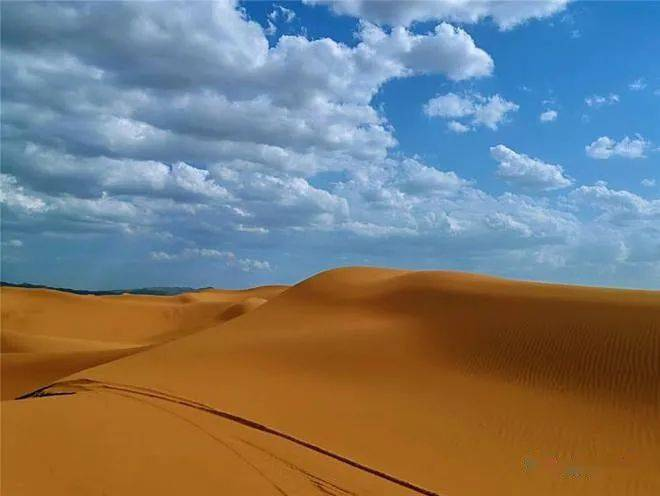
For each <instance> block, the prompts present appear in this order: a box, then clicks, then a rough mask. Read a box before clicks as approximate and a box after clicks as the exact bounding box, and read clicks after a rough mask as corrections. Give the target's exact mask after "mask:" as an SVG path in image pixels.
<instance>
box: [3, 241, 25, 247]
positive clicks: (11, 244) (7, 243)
mask: <svg viewBox="0 0 660 496" xmlns="http://www.w3.org/2000/svg"><path fill="white" fill-rule="evenodd" d="M2 245H3V246H8V247H10V248H22V247H23V242H22V241H21V240H20V239H10V240H7V241H3V242H2Z"/></svg>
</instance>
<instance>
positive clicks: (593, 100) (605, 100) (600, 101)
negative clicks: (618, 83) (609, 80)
mask: <svg viewBox="0 0 660 496" xmlns="http://www.w3.org/2000/svg"><path fill="white" fill-rule="evenodd" d="M584 103H586V104H587V105H588V106H589V107H594V108H598V107H603V106H605V105H614V104H615V103H619V95H617V94H615V93H610V94H609V95H605V96H601V95H591V96H588V97H587V98H585V99H584Z"/></svg>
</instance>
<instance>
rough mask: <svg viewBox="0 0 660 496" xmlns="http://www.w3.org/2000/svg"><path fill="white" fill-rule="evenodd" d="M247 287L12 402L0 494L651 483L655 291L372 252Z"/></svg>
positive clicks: (636, 488)
mask: <svg viewBox="0 0 660 496" xmlns="http://www.w3.org/2000/svg"><path fill="white" fill-rule="evenodd" d="M256 291H257V290H254V291H253V292H252V293H250V294H249V296H248V297H244V298H242V299H239V300H237V301H234V302H232V303H231V305H234V307H231V306H227V307H225V308H224V309H223V312H226V313H228V314H229V316H231V317H233V318H232V319H231V320H226V319H223V318H220V319H217V316H218V314H215V317H213V318H216V319H217V320H216V321H215V322H213V318H210V319H208V320H206V317H202V316H201V315H198V316H197V317H195V318H192V317H191V322H192V321H194V322H195V323H197V324H199V325H198V326H197V327H196V329H197V332H185V331H184V330H183V327H177V328H176V330H178V331H180V334H179V335H178V338H177V339H174V340H170V341H169V342H166V343H164V344H160V345H154V344H153V342H151V343H152V345H151V346H150V347H149V348H148V349H146V348H145V349H143V350H141V351H140V352H138V353H134V354H132V355H130V356H127V357H124V358H121V359H116V360H113V361H110V362H108V363H105V364H103V365H99V366H96V367H93V368H87V369H85V370H81V371H79V372H77V373H74V374H72V375H70V376H68V377H66V378H60V379H58V381H57V384H55V385H54V386H52V387H50V388H45V389H44V390H42V391H41V392H40V393H38V394H35V395H34V396H33V397H32V398H30V399H25V400H19V401H7V402H4V403H3V404H2V405H3V415H2V423H3V425H2V427H3V439H2V448H3V462H2V463H3V467H2V468H3V484H4V487H5V488H6V491H7V494H42V493H44V492H48V493H49V494H75V493H80V494H86V493H87V492H89V491H90V488H94V490H95V491H97V492H103V491H105V492H106V493H109V494H112V493H121V494H131V493H136V494H138V493H140V494H141V493H144V492H155V491H160V492H162V493H167V494H178V493H180V492H183V491H184V490H186V491H189V492H190V491H192V492H193V493H195V494H206V493H208V494H218V493H221V494H287V495H294V494H336V495H342V494H360V495H362V494H374V495H378V494H443V495H449V496H451V495H481V494H502V495H526V496H527V495H544V494H548V495H571V494H575V495H578V494H579V495H585V494H586V495H589V494H593V495H609V494H612V495H623V494H639V495H647V494H649V495H650V494H660V473H658V470H657V461H658V460H660V294H659V293H658V292H652V291H624V290H610V289H599V288H585V287H573V286H560V285H546V284H538V283H528V282H517V281H508V280H503V279H498V278H492V277H484V276H476V275H469V274H460V273H450V272H406V271H394V270H380V269H362V268H351V269H339V270H333V271H329V272H325V273H322V274H319V275H317V276H315V277H312V278H310V279H308V280H306V281H304V282H302V283H300V284H298V285H296V286H294V287H292V288H290V289H287V290H285V291H283V290H282V288H279V289H277V291H275V292H274V293H273V294H271V293H269V291H271V290H270V289H267V290H265V292H263V293H257V292H256ZM199 295H203V296H202V298H201V299H197V298H200V296H199ZM275 295H277V297H275V298H273V296H275ZM3 296H4V295H3ZM188 296H189V295H185V297H184V298H183V299H187V297H188ZM212 297H213V296H212V293H209V294H206V293H195V294H193V295H192V296H190V298H192V300H194V302H193V301H190V300H187V301H189V303H187V304H189V305H191V304H195V302H196V303H197V304H199V303H202V301H201V300H202V299H206V298H212ZM262 300H269V301H267V302H264V301H262ZM130 301H131V300H130V299H125V303H126V306H128V305H129V302H130ZM163 301H165V300H163ZM206 303H208V301H206ZM130 304H133V303H130ZM236 305H238V306H236ZM121 306H122V303H117V307H116V309H117V310H116V311H118V312H119V311H123V310H119V307H121ZM35 308H36V307H35ZM202 308H204V307H199V310H200V311H201V312H202V313H203V311H202ZM232 308H234V310H233V311H232V310H231V309H232ZM71 309H72V311H73V307H71ZM127 312H129V311H127ZM25 313H26V314H28V315H24V321H25V322H31V325H32V327H30V329H32V330H35V333H36V329H37V328H39V329H44V328H46V329H48V327H47V326H38V325H36V324H35V323H34V322H35V320H36V317H31V316H30V315H29V312H27V311H26V312H25ZM111 313H112V312H110V311H108V315H110V314H111ZM192 313H194V312H193V311H192V309H191V315H192ZM3 314H4V297H3ZM222 314H223V313H222V312H221V313H220V315H222ZM74 315H75V312H74ZM90 315H91V313H90ZM205 315H206V314H205ZM208 315H210V313H209V314H208ZM69 318H70V319H73V316H71V317H69ZM83 318H89V319H90V320H91V317H83ZM195 319H197V320H195ZM14 322H17V321H16V320H14ZM148 322H150V323H151V322H152V321H148ZM178 322H180V323H181V325H182V326H183V325H184V324H183V323H182V321H178ZM42 323H44V322H42ZM204 323H208V326H207V327H206V328H205V329H204V328H203V326H204ZM3 324H4V322H3ZM58 325H59V323H58V324H56V326H55V327H56V328H58V329H59V327H57V326H58ZM169 325H170V327H168V330H167V331H165V332H166V333H171V332H172V331H173V329H172V327H174V326H172V324H171V322H169ZM78 327H79V330H80V332H82V327H83V326H82V325H79V326H78ZM191 327H195V326H191ZM133 329H135V328H134V327H133ZM12 330H13V331H16V332H21V331H22V329H19V327H18V326H15V327H14V328H13V329H12ZM25 332H27V331H25ZM144 332H145V331H144V329H142V328H140V329H137V330H136V331H135V333H136V334H137V335H138V337H132V336H131V335H130V332H129V331H128V330H126V331H125V334H122V339H118V338H117V337H115V339H114V341H115V342H116V341H119V342H133V343H139V342H142V343H144V342H145V338H144V334H143V333H144ZM152 332H153V334H151V335H156V334H157V332H156V327H153V328H152ZM39 334H42V335H43V334H44V332H43V331H42V332H40V333H39ZM56 334H57V336H59V337H62V336H63V334H62V333H61V332H60V331H58V332H56ZM170 335H171V334H170ZM102 336H103V338H104V339H105V340H107V341H108V342H109V341H111V340H112V339H111V338H112V337H113V334H112V332H111V331H110V330H108V331H107V332H105V331H104V333H103V335H102ZM66 337H67V338H73V337H75V338H81V336H80V334H76V335H75V336H72V335H70V334H66ZM90 339H99V336H97V335H94V333H92V336H90ZM146 341H148V340H146ZM53 426H56V428H55V429H54V428H53ZM34 453H39V460H40V471H41V472H42V473H48V474H49V477H48V478H40V477H35V476H34ZM81 474H82V475H81Z"/></svg>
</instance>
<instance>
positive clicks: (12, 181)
mask: <svg viewBox="0 0 660 496" xmlns="http://www.w3.org/2000/svg"><path fill="white" fill-rule="evenodd" d="M0 203H2V204H3V205H6V206H7V207H9V208H13V209H17V210H21V211H24V212H27V213H40V212H46V211H47V210H48V209H49V208H50V207H49V206H48V205H46V202H44V201H43V200H42V199H41V198H39V197H37V196H33V195H31V194H29V193H27V192H26V191H25V188H24V187H23V186H21V185H19V184H18V181H17V180H16V178H15V177H14V176H11V175H8V174H0Z"/></svg>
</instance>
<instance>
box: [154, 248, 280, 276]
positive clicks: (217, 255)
mask: <svg viewBox="0 0 660 496" xmlns="http://www.w3.org/2000/svg"><path fill="white" fill-rule="evenodd" d="M150 255H151V259H152V260H154V261H158V262H173V261H181V260H197V259H200V258H202V259H203V258H206V259H213V260H218V261H220V262H222V263H223V264H225V265H226V266H228V267H236V268H238V269H240V270H242V271H243V272H258V271H262V272H268V271H270V270H271V266H270V263H269V262H267V261H265V260H254V259H251V258H238V257H237V256H236V255H235V254H234V253H233V252H231V251H220V250H216V249H213V248H185V249H183V250H182V251H180V252H178V253H168V252H164V251H153V252H151V254H150Z"/></svg>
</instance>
